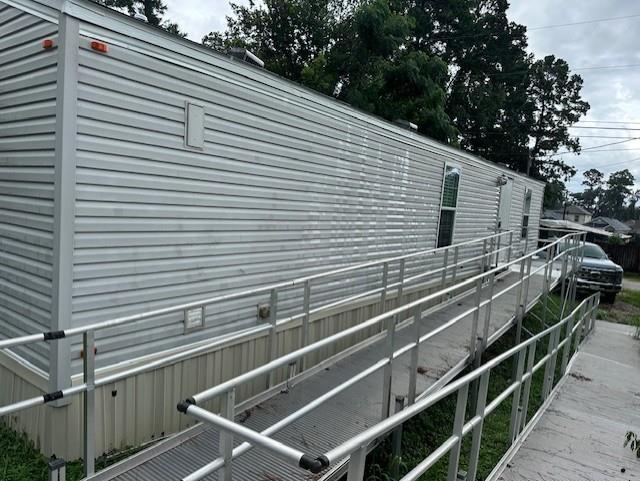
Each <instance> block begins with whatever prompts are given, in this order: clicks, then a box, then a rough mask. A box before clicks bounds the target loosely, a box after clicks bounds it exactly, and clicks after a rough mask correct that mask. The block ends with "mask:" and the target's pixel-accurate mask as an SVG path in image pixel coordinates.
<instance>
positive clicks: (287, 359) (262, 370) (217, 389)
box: [190, 234, 575, 404]
mask: <svg viewBox="0 0 640 481" xmlns="http://www.w3.org/2000/svg"><path fill="white" fill-rule="evenodd" d="M573 236H574V234H569V235H567V236H564V237H563V238H562V239H565V238H572V237H573ZM562 239H559V240H558V241H557V242H560V241H561V240H562ZM548 248H549V247H541V248H539V249H537V250H535V251H533V252H531V253H529V254H527V255H525V256H523V257H521V258H519V259H515V260H511V261H510V262H507V263H505V264H501V265H500V266H498V267H496V268H493V269H490V270H489V271H486V272H484V273H480V274H478V275H476V276H473V277H470V278H468V279H466V280H464V281H462V282H460V283H458V284H455V285H452V286H449V287H446V288H444V289H441V290H439V291H436V292H434V293H432V294H428V295H426V296H424V297H422V298H420V299H417V300H415V301H412V302H409V303H407V304H404V305H402V306H400V307H396V308H395V309H392V310H390V311H387V312H384V313H382V314H379V315H377V316H375V317H373V318H371V319H369V320H367V321H364V322H361V323H360V324H357V325H355V326H352V327H350V328H347V329H344V330H342V331H340V332H338V333H336V334H332V335H331V336H328V337H325V338H324V339H321V340H319V341H316V342H315V343H313V344H309V345H307V346H305V347H302V348H300V349H297V350H295V351H292V352H290V353H288V354H285V355H284V356H281V357H279V358H277V359H274V360H272V361H270V362H268V363H266V364H263V365H261V366H259V367H257V368H254V369H253V370H251V371H247V372H245V373H243V374H240V375H239V376H237V377H235V378H232V379H229V380H227V381H225V382H223V383H221V384H218V385H217V386H214V387H212V388H209V389H206V390H204V391H201V392H199V393H197V394H194V395H193V396H192V397H191V398H190V400H191V401H192V402H193V403H194V404H198V403H202V402H204V401H207V400H209V399H211V398H213V397H216V396H219V395H221V394H224V393H225V392H227V391H228V390H230V389H233V388H235V387H237V386H239V385H240V384H243V383H245V382H248V381H251V380H253V379H255V378H257V377H260V376H263V375H265V374H268V373H269V372H270V371H273V370H275V369H278V368H280V367H283V366H286V365H288V364H289V363H291V362H292V361H297V360H298V359H299V358H301V357H304V356H306V355H308V354H311V353H313V352H315V351H317V350H318V349H321V348H323V347H326V346H328V345H330V344H332V343H334V342H336V341H339V340H342V339H344V338H346V337H348V336H350V335H352V334H356V333H358V332H360V331H363V330H365V329H368V328H370V327H372V326H374V325H376V324H379V323H380V322H382V321H385V320H388V319H390V318H393V317H396V316H399V315H401V314H404V313H407V312H408V311H410V310H412V309H414V308H415V307H416V306H420V305H422V304H425V303H427V302H430V301H433V300H436V299H438V298H441V297H442V296H443V295H446V294H449V293H452V292H454V291H456V290H458V289H460V288H462V287H467V286H471V285H473V284H475V283H477V281H478V280H482V279H484V278H485V277H487V276H488V275H490V274H496V273H499V272H501V271H502V270H504V268H508V267H510V266H512V265H515V264H518V263H521V262H522V261H523V260H524V259H528V258H531V257H534V256H536V255H537V254H539V253H540V252H542V251H544V250H546V249H548ZM574 249H575V248H574ZM565 252H567V251H565Z"/></svg>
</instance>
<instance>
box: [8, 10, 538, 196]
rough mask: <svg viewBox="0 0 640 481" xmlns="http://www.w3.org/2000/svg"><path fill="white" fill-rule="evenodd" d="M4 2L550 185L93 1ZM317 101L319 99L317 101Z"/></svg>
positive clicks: (469, 159) (54, 20)
mask: <svg viewBox="0 0 640 481" xmlns="http://www.w3.org/2000/svg"><path fill="white" fill-rule="evenodd" d="M2 1H3V2H4V3H6V4H7V5H10V6H13V7H15V8H19V9H21V10H23V11H26V12H28V13H31V14H34V15H37V16H40V17H42V18H44V19H46V20H48V21H51V22H54V23H57V21H58V19H57V15H54V13H55V12H57V13H58V14H59V13H65V14H67V15H69V16H71V17H73V18H76V19H78V20H80V21H81V22H84V23H87V24H91V25H95V26H96V27H99V28H102V29H106V30H109V31H112V32H114V33H116V34H119V35H123V36H125V37H129V38H133V39H135V40H137V41H140V42H142V43H145V44H149V45H153V46H155V47H157V48H160V49H164V50H168V51H171V52H173V53H175V54H177V55H180V56H182V57H187V58H191V59H193V60H195V61H200V62H205V63H210V62H207V61H206V59H207V58H215V59H216V60H218V61H222V62H226V63H228V65H229V66H233V67H235V68H236V69H237V68H239V69H241V70H246V71H247V72H251V73H253V74H257V75H263V76H266V77H270V78H272V79H275V80H277V81H278V82H285V83H286V85H288V86H289V87H292V88H293V89H294V92H291V93H294V94H296V95H297V96H298V97H300V98H303V99H305V100H310V101H315V102H316V103H317V101H318V99H324V100H326V101H329V102H331V103H332V104H334V105H337V106H340V107H342V108H343V109H345V112H344V113H346V114H347V115H351V116H353V117H356V118H358V120H361V121H364V122H371V121H377V122H378V123H379V124H380V126H381V127H383V128H385V129H387V130H390V131H392V132H393V133H394V134H396V135H401V136H403V137H405V138H408V139H421V140H428V141H429V142H432V143H434V144H435V146H436V147H439V148H441V149H443V150H445V151H447V152H448V153H449V154H451V155H461V154H462V155H463V156H464V157H466V160H468V161H475V162H480V163H482V164H485V165H487V166H490V167H493V168H496V169H498V170H500V171H502V172H504V173H505V174H507V175H511V176H517V177H520V178H522V179H526V180H527V181H533V182H534V183H536V184H539V185H541V186H545V185H546V182H544V181H542V180H539V179H535V178H533V177H530V176H528V175H526V174H524V173H522V172H518V171H515V170H511V169H509V168H508V167H506V166H504V165H502V164H499V163H495V162H491V161H489V160H487V159H484V158H482V157H480V156H478V155H476V154H473V153H471V152H468V151H466V150H464V149H461V148H459V147H455V146H452V145H449V144H446V143H444V142H441V141H439V140H436V139H433V138H431V137H429V136H427V135H424V134H420V133H417V132H412V131H409V130H407V129H406V128H403V127H401V126H399V125H396V124H394V123H393V122H390V121H388V120H386V119H384V118H382V117H379V116H377V115H374V114H371V113H369V112H366V111H363V110H360V109H358V108H357V107H354V106H352V105H349V104H347V103H346V102H343V101H341V100H338V99H335V98H333V97H331V96H329V95H325V94H323V93H321V92H317V91H315V90H313V89H311V88H309V87H306V86H304V85H302V84H299V83H297V82H294V81H292V80H289V79H287V78H285V77H282V76H280V75H278V74H276V73H274V72H271V71H269V70H267V69H263V68H259V67H258V66H255V65H252V64H249V63H247V62H243V61H240V60H237V59H235V58H233V57H231V56H229V55H227V54H224V53H221V52H219V51H217V50H214V49H211V48H209V47H206V46H204V45H202V44H201V43H198V42H195V41H193V40H189V39H187V38H182V37H179V36H177V35H174V34H171V33H169V32H167V31H165V30H164V29H162V28H160V27H156V26H153V25H150V24H148V23H145V22H141V21H140V20H136V19H135V18H133V17H130V16H129V15H127V14H124V13H122V12H119V11H117V10H114V9H112V8H109V7H106V6H104V5H101V4H98V3H96V2H94V1H91V0H2ZM185 48H186V49H187V51H188V52H189V53H191V54H192V55H188V54H187V52H185V51H184V49H185ZM194 55H196V56H194ZM167 60H169V59H167ZM183 66H185V67H189V65H183ZM194 67H195V66H192V68H194ZM254 80H255V79H254ZM305 93H306V94H307V95H306V96H305V95H304V94H305ZM308 96H311V98H308ZM313 97H315V99H314V98H313Z"/></svg>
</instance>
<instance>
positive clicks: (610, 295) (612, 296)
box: [602, 292, 616, 304]
mask: <svg viewBox="0 0 640 481" xmlns="http://www.w3.org/2000/svg"><path fill="white" fill-rule="evenodd" d="M602 301H603V302H604V303H605V304H613V303H614V302H616V293H615V292H607V293H604V294H602Z"/></svg>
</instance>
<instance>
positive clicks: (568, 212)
mask: <svg viewBox="0 0 640 481" xmlns="http://www.w3.org/2000/svg"><path fill="white" fill-rule="evenodd" d="M544 218H545V219H554V220H568V221H571V222H575V223H577V224H586V223H587V222H590V221H591V218H592V214H591V212H589V211H588V210H587V209H585V208H584V207H580V206H579V205H567V206H565V207H564V208H563V209H556V210H545V211H544Z"/></svg>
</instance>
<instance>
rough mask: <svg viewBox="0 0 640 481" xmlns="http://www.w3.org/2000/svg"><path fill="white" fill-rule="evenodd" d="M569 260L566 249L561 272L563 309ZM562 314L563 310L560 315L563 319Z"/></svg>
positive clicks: (563, 254)
mask: <svg viewBox="0 0 640 481" xmlns="http://www.w3.org/2000/svg"><path fill="white" fill-rule="evenodd" d="M568 260H569V253H568V251H567V249H566V248H565V250H564V251H563V252H562V270H561V272H560V302H561V303H562V304H563V307H564V295H565V289H566V285H567V267H568ZM562 312H563V310H561V314H560V315H561V317H562Z"/></svg>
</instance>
